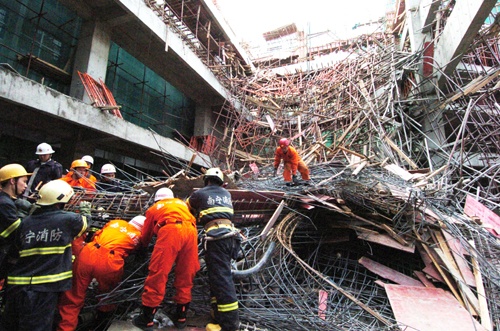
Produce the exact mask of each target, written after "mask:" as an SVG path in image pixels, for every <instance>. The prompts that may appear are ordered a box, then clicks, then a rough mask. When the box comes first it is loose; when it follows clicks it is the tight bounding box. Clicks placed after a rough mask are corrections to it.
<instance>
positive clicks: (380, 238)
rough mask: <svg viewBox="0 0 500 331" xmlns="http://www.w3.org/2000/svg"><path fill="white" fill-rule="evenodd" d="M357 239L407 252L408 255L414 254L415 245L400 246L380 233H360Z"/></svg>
mask: <svg viewBox="0 0 500 331" xmlns="http://www.w3.org/2000/svg"><path fill="white" fill-rule="evenodd" d="M358 239H362V240H366V241H370V242H372V243H376V244H379V245H384V246H387V247H392V248H395V249H398V250H400V251H404V252H408V253H415V245H414V244H411V245H410V246H405V245H401V244H400V243H399V242H397V241H396V240H394V239H392V238H391V237H389V236H388V235H386V234H382V233H376V232H375V233H374V232H373V231H362V232H361V233H360V234H359V235H358Z"/></svg>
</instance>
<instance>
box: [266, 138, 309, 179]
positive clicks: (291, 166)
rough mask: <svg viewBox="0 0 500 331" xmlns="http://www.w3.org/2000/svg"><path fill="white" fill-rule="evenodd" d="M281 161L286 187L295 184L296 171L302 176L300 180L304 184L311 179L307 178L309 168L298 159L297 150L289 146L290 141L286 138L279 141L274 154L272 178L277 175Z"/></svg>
mask: <svg viewBox="0 0 500 331" xmlns="http://www.w3.org/2000/svg"><path fill="white" fill-rule="evenodd" d="M281 160H283V167H284V170H283V179H284V180H285V182H286V185H292V184H297V183H298V182H299V181H298V178H297V171H298V172H299V173H300V175H301V176H302V180H304V181H305V182H306V183H308V182H309V180H310V179H311V178H310V177H309V168H308V167H307V165H306V164H305V163H304V161H303V160H302V158H301V157H300V155H299V153H297V150H296V149H295V148H294V147H292V146H290V141H289V140H288V139H286V138H281V139H280V140H279V146H278V147H277V148H276V151H275V153H274V176H276V175H277V173H278V167H279V165H280V163H281Z"/></svg>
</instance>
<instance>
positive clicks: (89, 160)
mask: <svg viewBox="0 0 500 331" xmlns="http://www.w3.org/2000/svg"><path fill="white" fill-rule="evenodd" d="M82 160H83V161H85V162H86V163H87V165H88V166H89V171H88V172H87V178H88V179H90V180H91V181H92V182H94V183H95V182H97V178H96V177H95V176H94V175H93V174H92V173H91V171H92V167H93V166H94V158H93V157H92V156H90V155H84V156H82Z"/></svg>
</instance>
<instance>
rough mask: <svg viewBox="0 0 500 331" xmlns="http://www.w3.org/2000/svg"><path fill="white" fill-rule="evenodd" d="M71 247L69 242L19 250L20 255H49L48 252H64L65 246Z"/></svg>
mask: <svg viewBox="0 0 500 331" xmlns="http://www.w3.org/2000/svg"><path fill="white" fill-rule="evenodd" d="M68 247H71V243H70V244H68V245H66V246H55V247H35V248H30V249H25V250H22V251H19V256H20V257H27V256H33V255H49V254H64V251H65V250H66V248H68Z"/></svg>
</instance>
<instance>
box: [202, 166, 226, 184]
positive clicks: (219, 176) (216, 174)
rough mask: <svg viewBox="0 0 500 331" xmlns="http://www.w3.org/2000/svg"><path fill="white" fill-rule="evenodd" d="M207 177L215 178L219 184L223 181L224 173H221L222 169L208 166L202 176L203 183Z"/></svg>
mask: <svg viewBox="0 0 500 331" xmlns="http://www.w3.org/2000/svg"><path fill="white" fill-rule="evenodd" d="M209 178H211V179H215V180H216V181H217V182H218V183H219V184H222V183H224V174H223V173H222V170H220V168H210V169H208V170H207V172H206V173H205V176H203V180H204V181H205V185H206V180H207V179H209Z"/></svg>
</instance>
